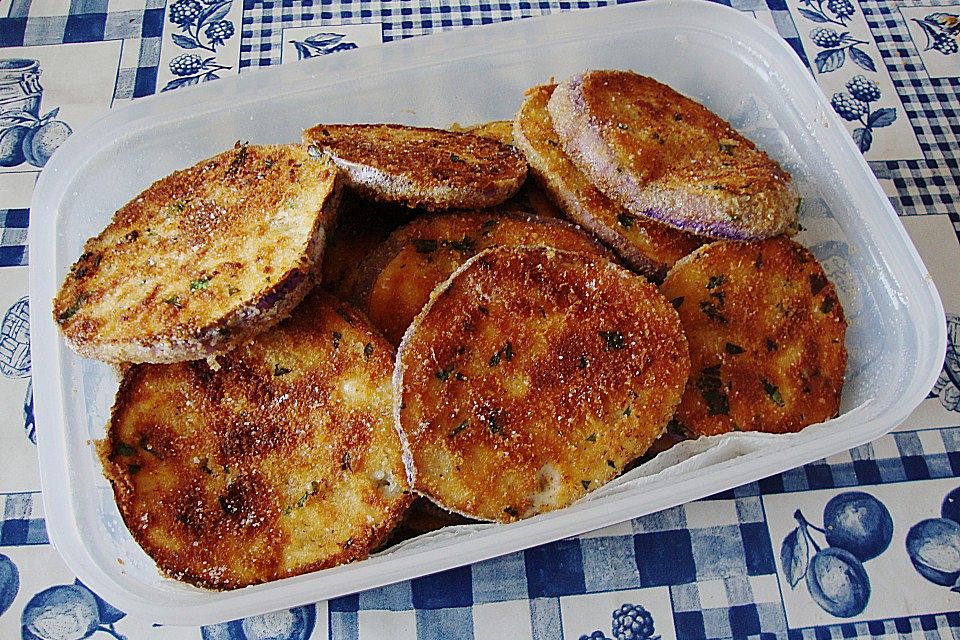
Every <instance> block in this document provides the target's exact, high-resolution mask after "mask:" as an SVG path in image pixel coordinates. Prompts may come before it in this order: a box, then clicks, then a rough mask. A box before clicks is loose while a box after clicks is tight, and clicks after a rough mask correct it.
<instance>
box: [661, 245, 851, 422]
mask: <svg viewBox="0 0 960 640" xmlns="http://www.w3.org/2000/svg"><path fill="white" fill-rule="evenodd" d="M661 291H662V292H663V294H664V295H665V296H666V297H667V298H668V299H670V300H671V301H672V302H673V304H674V306H676V307H677V309H678V311H679V312H680V321H681V322H682V323H683V329H684V331H685V332H686V334H687V339H688V340H689V341H690V382H689V383H688V384H687V389H686V391H685V392H684V395H683V401H682V402H681V403H680V406H679V407H678V409H677V415H676V420H677V423H676V427H677V428H678V429H680V430H681V431H683V432H685V433H687V434H690V435H693V436H700V435H714V434H718V433H725V432H728V431H765V432H768V433H791V432H795V431H799V430H800V429H802V428H803V427H805V426H807V425H809V424H814V423H817V422H822V421H824V420H828V419H830V418H833V417H834V416H836V415H837V412H838V411H839V409H840V392H841V389H842V387H843V377H844V370H845V369H846V363H847V351H846V348H845V347H844V335H845V333H846V329H847V322H846V320H845V319H844V315H843V308H842V307H841V306H840V301H839V299H838V298H837V293H836V291H835V290H834V288H833V285H831V284H830V282H829V281H828V280H827V277H826V275H824V272H823V269H822V268H821V267H820V264H819V263H818V262H817V260H816V258H814V256H813V254H812V253H810V251H809V250H807V249H806V248H804V247H803V246H801V245H799V244H797V243H796V242H794V241H792V240H789V239H787V238H784V237H779V238H771V239H768V240H764V241H758V242H750V243H738V242H729V241H727V242H717V243H714V244H709V245H706V246H704V247H701V248H700V249H698V250H697V251H695V252H694V253H693V254H691V255H690V256H689V257H687V258H684V259H683V260H681V261H680V262H678V263H677V264H676V265H675V266H674V267H673V269H672V270H671V271H670V273H669V274H668V275H667V278H666V280H664V282H663V285H662V287H661Z"/></svg>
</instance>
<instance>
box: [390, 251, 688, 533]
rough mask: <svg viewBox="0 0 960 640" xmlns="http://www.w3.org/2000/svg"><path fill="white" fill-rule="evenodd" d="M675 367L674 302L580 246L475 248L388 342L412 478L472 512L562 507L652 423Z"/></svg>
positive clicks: (656, 429) (506, 516) (678, 345)
mask: <svg viewBox="0 0 960 640" xmlns="http://www.w3.org/2000/svg"><path fill="white" fill-rule="evenodd" d="M687 368H688V356H687V345H686V339H685V338H684V337H683V333H682V332H681V330H680V323H679V319H678V318H677V314H676V312H675V311H674V310H673V308H672V307H671V306H670V305H669V303H667V301H666V300H665V299H664V298H663V297H662V296H661V295H660V293H659V292H658V291H657V289H656V287H655V286H654V285H652V284H651V283H649V282H647V281H646V280H645V279H644V278H642V277H640V276H636V275H634V274H632V273H630V272H628V271H626V270H624V269H622V268H620V267H617V266H616V265H614V264H613V263H611V262H609V261H607V260H604V259H603V258H600V257H597V256H590V255H587V254H576V253H571V252H566V251H558V250H555V249H550V248H546V247H497V248H492V249H488V250H486V251H484V252H482V253H480V254H478V255H477V256H475V257H473V258H471V259H470V260H469V261H468V262H467V263H465V264H464V265H463V266H462V267H461V268H460V269H459V270H458V271H457V272H456V273H455V274H454V275H453V276H451V278H450V279H449V280H447V282H446V283H445V284H444V285H443V286H442V287H441V288H440V289H438V292H437V293H435V294H434V296H433V297H432V298H431V300H430V302H429V304H428V305H427V307H426V308H425V309H424V310H423V312H422V313H421V314H420V315H419V316H418V317H417V319H416V321H415V323H414V324H413V325H412V326H411V327H410V329H409V330H408V331H407V333H406V335H405V336H404V340H403V343H402V344H401V347H400V350H399V352H398V355H397V365H396V369H395V371H394V385H395V387H396V388H397V389H398V392H397V395H396V398H395V405H394V407H395V411H396V415H397V420H398V424H399V425H400V428H401V432H402V434H403V437H404V446H405V449H407V455H408V457H407V459H406V461H407V463H408V473H409V474H410V475H411V476H412V477H413V485H414V488H415V489H416V490H417V491H419V492H421V493H423V494H424V495H427V496H428V497H430V498H431V499H432V500H434V501H436V502H437V503H438V504H440V505H442V506H444V507H445V508H447V509H449V510H451V511H456V512H459V513H463V514H465V515H468V516H471V517H475V518H481V519H485V520H497V521H512V520H516V519H518V518H523V517H528V516H532V515H534V514H536V513H541V512H544V511H548V510H552V509H558V508H560V507H563V506H566V505H568V504H570V503H571V502H573V501H574V500H576V499H577V498H579V497H580V496H582V495H584V494H585V493H586V492H587V491H590V490H592V489H595V488H597V487H599V486H600V485H602V484H604V483H605V482H607V481H609V480H610V479H611V478H613V477H614V476H615V475H616V474H618V473H620V472H621V471H622V470H623V467H624V466H625V465H626V464H627V463H629V462H630V461H631V460H633V459H634V458H636V457H638V456H640V455H641V454H642V453H643V452H644V451H646V449H647V448H648V447H649V446H650V444H651V443H652V442H653V441H654V440H655V439H656V438H657V437H658V436H659V435H660V434H661V433H662V432H663V430H664V428H665V427H666V424H667V422H668V420H669V419H670V417H671V416H672V415H673V410H674V408H675V406H676V404H677V402H678V401H679V399H680V395H681V393H682V390H683V387H684V384H685V382H686V379H687Z"/></svg>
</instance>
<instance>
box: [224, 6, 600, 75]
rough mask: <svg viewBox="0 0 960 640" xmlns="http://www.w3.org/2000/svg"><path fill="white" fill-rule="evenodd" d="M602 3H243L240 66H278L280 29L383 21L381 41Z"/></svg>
mask: <svg viewBox="0 0 960 640" xmlns="http://www.w3.org/2000/svg"><path fill="white" fill-rule="evenodd" d="M607 4H609V2H607V1H606V0H578V1H576V2H569V1H560V0H539V1H536V2H520V3H517V4H512V3H486V2H483V3H480V4H479V5H475V6H474V5H466V4H462V3H458V4H455V3H452V2H449V1H448V0H442V1H439V0H429V1H424V2H419V3H411V2H404V1H402V0H386V1H383V2H374V1H372V0H348V1H347V2H336V3H335V2H334V1H333V0H305V1H304V2H299V3H296V4H292V3H290V2H287V1H285V0H264V1H262V2H249V1H248V2H246V3H245V4H244V10H243V44H242V45H241V47H240V67H241V69H243V68H247V67H251V66H254V67H260V66H269V65H273V64H279V63H280V51H281V48H282V44H283V43H282V40H281V39H282V33H283V29H284V28H290V27H300V26H308V25H310V26H328V25H348V24H369V23H373V24H380V25H382V30H383V41H384V42H390V41H392V40H399V39H402V38H412V37H414V36H420V35H426V34H430V33H433V32H435V31H447V30H450V29H460V28H463V27H469V26H472V25H478V24H489V23H492V22H502V21H504V20H514V19H517V18H527V17H530V16H538V15H546V14H551V13H557V12H560V11H570V10H573V9H588V8H591V7H601V6H605V5H607Z"/></svg>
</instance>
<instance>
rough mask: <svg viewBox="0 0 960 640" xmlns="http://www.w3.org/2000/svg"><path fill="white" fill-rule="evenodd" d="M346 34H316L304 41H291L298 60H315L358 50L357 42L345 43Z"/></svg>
mask: <svg viewBox="0 0 960 640" xmlns="http://www.w3.org/2000/svg"><path fill="white" fill-rule="evenodd" d="M346 37H347V36H346V34H342V33H316V34H314V35H312V36H310V37H309V38H306V39H304V40H291V41H290V42H291V43H292V44H293V46H294V47H296V49H297V60H305V59H306V58H315V57H317V56H325V55H329V54H331V53H336V52H337V51H348V50H350V49H356V48H357V44H356V43H355V42H343V39H344V38H346Z"/></svg>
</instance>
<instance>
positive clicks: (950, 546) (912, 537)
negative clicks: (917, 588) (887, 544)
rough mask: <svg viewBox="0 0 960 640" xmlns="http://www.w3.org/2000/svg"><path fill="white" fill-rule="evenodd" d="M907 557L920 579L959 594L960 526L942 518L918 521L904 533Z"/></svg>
mask: <svg viewBox="0 0 960 640" xmlns="http://www.w3.org/2000/svg"><path fill="white" fill-rule="evenodd" d="M907 554H908V555H909V556H910V562H912V563H913V568H914V569H916V570H917V573H919V574H920V575H921V576H923V577H924V578H926V579H927V580H929V581H930V582H932V583H934V584H939V585H941V586H944V587H951V588H952V589H953V591H958V592H960V585H958V584H957V579H958V578H960V524H957V523H956V522H954V521H953V520H948V519H946V518H928V519H927V520H921V521H920V522H918V523H917V524H915V525H913V526H912V527H910V531H909V532H907Z"/></svg>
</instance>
